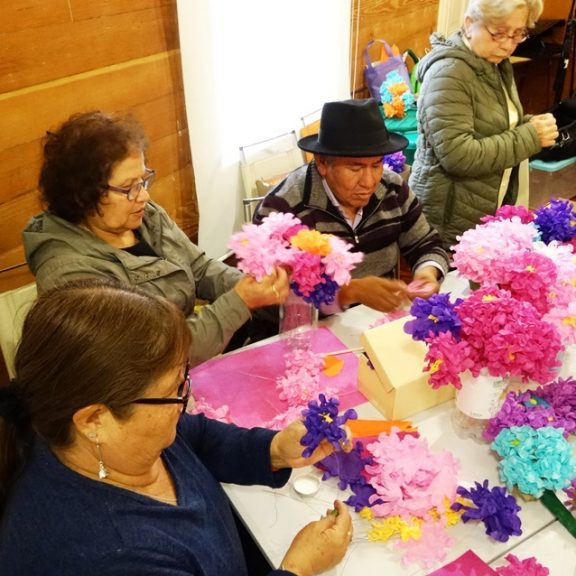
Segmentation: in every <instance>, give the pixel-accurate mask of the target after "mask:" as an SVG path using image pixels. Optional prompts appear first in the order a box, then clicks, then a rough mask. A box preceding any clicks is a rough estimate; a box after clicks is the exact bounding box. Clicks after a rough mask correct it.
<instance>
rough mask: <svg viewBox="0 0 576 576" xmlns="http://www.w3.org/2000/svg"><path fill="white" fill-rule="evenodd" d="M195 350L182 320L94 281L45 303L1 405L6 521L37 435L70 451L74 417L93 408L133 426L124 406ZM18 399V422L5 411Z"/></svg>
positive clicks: (128, 291) (159, 301)
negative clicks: (101, 406)
mask: <svg viewBox="0 0 576 576" xmlns="http://www.w3.org/2000/svg"><path fill="white" fill-rule="evenodd" d="M190 343H191V334H190V331H189V330H188V328H187V324H186V320H185V317H184V315H183V313H182V312H181V311H180V310H179V309H178V308H177V307H176V306H175V305H173V304H172V303H170V302H168V301H167V300H165V299H163V298H160V297H156V296H152V295H150V294H146V293H145V292H142V291H141V290H139V289H137V288H133V287H129V286H123V285H120V284H118V283H116V282H114V281H111V280H94V279H90V280H82V281H76V282H73V283H69V284H66V285H64V286H63V287H60V288H55V289H53V290H51V291H49V292H46V293H45V294H43V295H41V296H40V297H39V298H38V300H37V301H36V303H35V304H34V306H33V307H32V309H31V310H30V312H29V313H28V316H27V317H26V320H25V321H24V326H23V330H22V338H21V340H20V344H19V346H18V350H17V352H16V360H15V368H16V380H15V381H13V382H12V383H11V384H10V393H9V396H10V398H9V399H6V398H4V406H1V405H0V416H4V418H2V417H0V515H1V512H2V511H3V509H4V506H5V503H6V499H7V497H8V492H9V490H10V487H11V485H12V484H13V483H14V481H15V479H16V476H17V475H18V474H19V473H20V471H21V470H22V468H23V466H24V465H25V463H26V461H27V459H28V457H29V453H30V449H31V446H32V444H33V441H34V438H35V436H36V435H37V436H39V437H40V438H42V439H43V440H44V441H45V442H46V443H47V444H48V445H50V446H66V445H68V444H70V442H72V440H73V438H74V435H73V425H72V417H73V415H74V414H75V412H76V411H77V410H79V409H80V408H83V407H85V406H88V405H90V404H97V403H102V404H105V405H106V406H108V407H109V408H110V410H111V411H112V412H113V413H114V414H115V415H116V416H117V417H118V418H128V417H129V416H130V414H131V413H132V411H133V410H134V406H133V405H130V404H128V405H127V404H126V403H127V402H130V401H132V400H134V399H136V398H138V397H140V396H142V395H143V394H144V392H145V390H146V389H147V388H148V387H149V386H150V385H151V384H152V383H153V382H154V381H155V380H156V379H157V378H158V377H160V376H161V375H162V374H164V373H165V372H166V371H167V370H169V369H170V368H172V367H174V366H176V365H177V364H178V363H179V362H182V363H184V361H185V358H186V357H187V355H188V351H189V347H190ZM14 398H16V399H17V401H18V405H19V410H18V411H16V415H17V416H18V417H17V418H16V417H14V416H15V412H12V413H10V414H9V413H8V411H7V409H6V405H8V406H10V405H11V404H14ZM1 403H2V397H1V396H0V404H1ZM3 408H4V409H3ZM22 413H25V414H26V418H22V417H21V414H22ZM11 416H12V417H11Z"/></svg>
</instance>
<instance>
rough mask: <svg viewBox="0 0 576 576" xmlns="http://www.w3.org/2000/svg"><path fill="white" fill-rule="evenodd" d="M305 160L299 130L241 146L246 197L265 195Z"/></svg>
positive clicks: (241, 165)
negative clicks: (297, 135)
mask: <svg viewBox="0 0 576 576" xmlns="http://www.w3.org/2000/svg"><path fill="white" fill-rule="evenodd" d="M302 164H304V155H303V154H302V151H301V150H300V148H298V139H297V138H296V132H295V131H294V130H293V131H292V132H287V133H286V134H281V135H280V136H276V137H274V138H269V139H268V140H263V141H262V142H256V143H254V144H248V145H246V146H241V147H240V170H241V172H242V181H243V183H244V197H245V198H253V197H255V196H263V195H265V193H266V192H267V191H268V190H269V189H270V188H271V187H272V186H274V185H276V184H277V183H278V182H280V181H281V180H282V179H283V178H284V177H285V176H286V174H288V173H289V172H292V170H294V169H295V168H298V167H299V166H302Z"/></svg>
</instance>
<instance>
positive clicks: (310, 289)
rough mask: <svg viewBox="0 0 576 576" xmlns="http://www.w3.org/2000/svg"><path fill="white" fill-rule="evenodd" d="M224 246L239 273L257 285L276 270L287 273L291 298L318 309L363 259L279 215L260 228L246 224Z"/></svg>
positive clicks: (290, 216) (340, 242)
mask: <svg viewBox="0 0 576 576" xmlns="http://www.w3.org/2000/svg"><path fill="white" fill-rule="evenodd" d="M228 246H229V247H230V248H232V250H234V252H235V253H236V256H237V258H238V268H239V269H240V270H242V271H243V272H246V273H247V274H250V275H251V276H254V278H255V279H256V280H258V281H260V280H262V279H263V278H264V276H266V275H267V274H271V273H272V272H273V271H274V269H275V268H276V267H278V266H284V267H286V268H288V269H290V271H291V274H290V285H291V287H292V288H293V290H294V292H295V293H296V294H298V295H299V296H302V297H303V298H304V300H305V301H306V302H309V303H311V304H313V305H314V306H316V307H320V306H321V305H322V304H330V303H332V302H333V301H334V296H335V292H336V290H337V288H338V287H339V286H344V285H345V284H347V283H348V282H350V278H351V275H350V271H351V270H352V269H353V268H354V266H355V265H356V264H357V263H358V262H360V261H361V260H362V258H363V254H362V253H361V252H351V250H352V249H353V246H352V245H350V244H348V243H346V242H345V241H344V240H342V239H340V238H337V237H335V236H332V235H330V234H322V233H320V232H318V231H316V230H311V229H309V228H308V227H307V226H304V225H303V224H302V222H301V221H300V220H299V219H298V218H296V217H295V216H294V215H293V214H284V213H281V212H273V213H272V214H270V215H269V216H267V217H266V218H264V220H263V221H262V224H261V225H260V226H256V225H254V224H245V225H244V226H243V227H242V230H241V231H240V232H237V233H236V234H234V235H233V236H232V238H231V239H230V242H229V243H228Z"/></svg>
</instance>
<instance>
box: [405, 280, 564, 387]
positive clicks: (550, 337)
mask: <svg viewBox="0 0 576 576" xmlns="http://www.w3.org/2000/svg"><path fill="white" fill-rule="evenodd" d="M410 311H411V313H412V315H413V316H414V317H415V318H414V319H413V320H409V321H408V322H406V324H405V327H404V330H405V331H406V332H407V333H408V334H411V335H412V338H413V339H415V340H423V341H425V342H426V343H427V345H428V350H427V353H426V357H425V361H426V365H425V367H424V370H425V371H426V372H428V373H429V380H428V381H429V383H430V385H431V386H432V387H433V388H438V387H439V386H445V385H448V384H451V385H453V386H455V387H456V388H461V387H462V381H461V378H460V377H461V374H462V373H463V372H465V371H466V370H469V371H470V373H471V374H472V375H473V376H474V377H478V376H479V375H480V372H481V370H485V371H486V372H488V374H490V375H492V376H500V377H508V376H516V377H518V378H521V379H522V381H524V382H527V381H530V380H534V381H536V382H539V383H541V384H546V383H548V382H550V381H551V380H552V379H553V378H554V376H555V375H556V372H555V369H556V368H557V367H558V366H560V362H559V361H558V353H559V352H560V351H561V350H563V348H564V347H563V345H562V343H561V340H560V335H559V334H558V330H557V329H556V328H555V327H554V326H553V325H552V324H550V323H549V322H546V321H544V320H543V319H542V316H541V314H540V312H539V311H538V310H537V308H536V307H535V306H534V305H532V304H530V303H529V302H526V301H523V300H518V299H516V298H514V297H513V296H512V294H511V293H510V292H509V291H508V290H503V289H500V288H496V287H485V288H481V289H479V290H476V291H474V292H472V293H471V295H470V296H469V297H468V298H466V299H465V300H463V299H457V300H456V301H455V302H450V295H449V294H437V295H434V296H432V297H431V298H429V299H428V300H423V299H421V298H416V299H415V300H414V302H413V303H412V307H411V310H410Z"/></svg>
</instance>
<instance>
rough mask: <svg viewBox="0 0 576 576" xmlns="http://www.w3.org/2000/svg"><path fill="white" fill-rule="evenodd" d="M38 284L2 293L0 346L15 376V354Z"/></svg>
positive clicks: (12, 375) (0, 302)
mask: <svg viewBox="0 0 576 576" xmlns="http://www.w3.org/2000/svg"><path fill="white" fill-rule="evenodd" d="M36 296H37V291H36V284H35V283H32V284H26V285H25V286H21V287H20V288H16V289H15V290H9V291H8V292H4V293H2V294H0V347H1V348H2V355H3V356H4V362H5V363H6V368H7V370H8V376H10V378H14V376H15V373H14V356H15V354H16V348H17V346H18V342H19V341H20V335H21V334H22V325H23V324H24V318H26V314H27V313H28V310H29V309H30V307H31V306H32V303H33V302H34V300H36Z"/></svg>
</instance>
